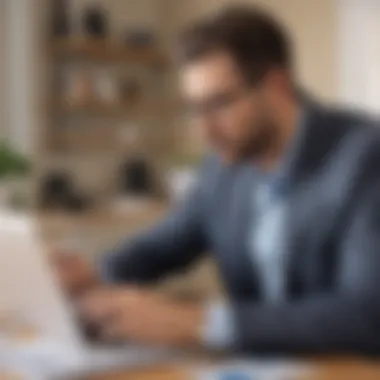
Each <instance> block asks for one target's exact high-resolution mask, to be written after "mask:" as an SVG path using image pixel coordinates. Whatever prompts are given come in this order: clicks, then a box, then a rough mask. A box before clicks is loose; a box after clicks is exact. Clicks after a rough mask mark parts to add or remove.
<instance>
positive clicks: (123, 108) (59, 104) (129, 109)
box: [52, 101, 171, 116]
mask: <svg viewBox="0 0 380 380" xmlns="http://www.w3.org/2000/svg"><path fill="white" fill-rule="evenodd" d="M52 107H53V110H54V112H55V113H66V114H67V113H82V114H89V115H94V116H125V115H131V114H132V115H136V114H140V115H141V114H150V113H156V114H157V113H158V112H159V115H160V116H161V115H162V114H163V113H165V112H169V111H170V108H171V107H170V106H169V105H167V104H166V105H165V104H160V103H159V102H149V103H147V102H140V103H136V104H133V103H130V104H127V103H109V104H107V103H101V102H95V101H89V102H82V103H70V102H64V101H55V102H54V103H53V106H52Z"/></svg>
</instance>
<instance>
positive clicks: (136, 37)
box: [124, 29, 157, 48]
mask: <svg viewBox="0 0 380 380" xmlns="http://www.w3.org/2000/svg"><path fill="white" fill-rule="evenodd" d="M124 41H125V43H126V44H127V45H128V46H130V47H134V48H150V47H154V46H156V44H157V38H156V35H155V33H154V32H152V31H150V30H147V29H134V30H128V31H127V32H125V37H124Z"/></svg>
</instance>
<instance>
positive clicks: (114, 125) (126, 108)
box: [44, 38, 173, 195]
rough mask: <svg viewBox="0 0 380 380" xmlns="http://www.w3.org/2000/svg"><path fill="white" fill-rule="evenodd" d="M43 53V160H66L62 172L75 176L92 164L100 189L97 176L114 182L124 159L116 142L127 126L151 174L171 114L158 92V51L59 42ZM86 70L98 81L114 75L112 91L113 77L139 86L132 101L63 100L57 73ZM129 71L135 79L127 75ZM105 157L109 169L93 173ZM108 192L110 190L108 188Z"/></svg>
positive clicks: (162, 61)
mask: <svg viewBox="0 0 380 380" xmlns="http://www.w3.org/2000/svg"><path fill="white" fill-rule="evenodd" d="M46 50H47V54H48V62H49V67H50V73H49V76H50V78H49V82H48V83H49V91H48V98H47V104H48V107H47V108H48V123H47V125H48V128H47V130H46V131H45V132H46V133H44V136H45V143H44V147H45V149H46V153H47V154H46V156H47V157H49V160H51V161H52V162H53V161H54V160H55V159H57V160H59V162H63V161H65V159H66V158H67V160H66V161H67V162H69V161H70V169H68V170H73V171H75V170H79V169H78V167H80V165H81V164H82V163H83V162H87V163H88V162H89V161H93V162H94V164H93V166H94V168H93V170H98V171H99V183H100V184H101V183H102V181H105V179H104V180H103V179H102V174H103V173H102V172H103V171H106V172H107V173H104V174H106V177H107V179H108V178H109V177H110V173H109V172H110V171H112V170H113V171H115V173H114V177H115V178H116V175H117V174H116V172H117V171H118V170H119V164H122V163H123V160H125V157H127V156H128V153H129V152H128V151H126V148H125V144H124V145H123V142H122V137H121V136H122V135H123V133H124V132H125V130H127V129H128V128H129V127H128V126H129V125H133V126H134V128H135V129H136V128H137V129H138V133H139V135H140V136H139V140H140V141H139V144H140V145H142V146H143V154H144V156H145V158H146V159H147V161H148V162H149V164H150V165H151V166H153V169H154V171H155V169H156V168H155V166H156V165H157V163H158V162H157V157H159V156H160V154H161V153H162V152H165V151H167V146H165V140H167V139H168V136H167V133H166V132H165V131H164V132H163V131H162V130H161V128H162V126H163V125H164V124H165V122H166V121H165V120H166V119H165V118H166V117H167V116H168V115H169V114H170V112H172V110H173V107H171V106H169V105H168V104H167V102H166V101H165V96H164V94H163V91H162V86H164V84H165V82H164V81H165V77H164V75H165V73H166V69H167V67H168V60H167V59H166V58H165V55H164V54H163V53H162V52H161V51H160V50H159V48H158V47H149V48H137V47H136V48H133V47H129V46H127V45H123V44H121V43H118V42H115V41H112V40H102V39H86V38H65V39H55V40H53V41H49V42H48V44H47V49H46ZM87 69H88V70H89V72H97V71H100V72H101V73H102V75H104V74H106V75H108V74H109V76H110V77H112V76H113V75H115V78H114V82H115V83H116V85H118V84H119V83H118V81H119V76H120V77H131V78H132V79H133V80H136V82H138V81H139V80H141V82H142V84H141V86H142V88H141V91H140V92H141V93H140V95H139V96H138V99H137V100H136V99H132V100H128V99H127V100H126V99H124V98H122V97H121V99H116V100H114V101H109V100H107V101H103V100H102V99H100V100H99V99H96V98H95V99H93V98H90V99H86V98H84V99H79V100H78V99H77V100H72V99H67V97H66V94H65V90H64V88H63V87H62V83H63V82H64V81H66V82H67V78H66V79H64V80H62V76H63V73H66V74H67V73H68V72H70V70H71V71H75V70H84V72H85V71H86V70H87ZM134 70H136V71H137V73H136V74H133V73H134ZM94 76H95V77H96V74H94ZM65 84H66V83H65ZM149 86H151V87H149ZM71 156H72V157H74V156H75V157H76V159H75V160H76V162H78V165H75V164H73V159H72V158H71ZM105 156H106V157H107V158H108V159H109V162H113V164H112V166H110V165H108V166H107V167H102V168H101V167H100V166H99V167H97V166H96V165H97V164H96V163H95V162H97V163H99V162H101V161H102V157H105ZM86 165H87V164H86ZM52 166H53V167H54V165H52ZM75 166H77V167H75ZM85 174H87V173H85ZM156 174H157V173H156ZM75 175H76V177H77V178H78V177H79V179H81V177H82V176H81V174H80V173H79V174H78V173H76V174H75ZM92 176H94V175H92ZM116 182H117V181H116V180H115V186H116ZM84 187H85V186H84ZM108 188H111V189H112V186H108ZM116 191H117V189H116V188H114V192H116ZM111 192H112V191H111ZM111 195H112V194H111Z"/></svg>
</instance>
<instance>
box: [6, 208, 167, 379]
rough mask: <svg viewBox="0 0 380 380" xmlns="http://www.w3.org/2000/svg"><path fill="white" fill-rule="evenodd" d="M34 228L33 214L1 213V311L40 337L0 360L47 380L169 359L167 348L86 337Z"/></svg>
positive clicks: (22, 344)
mask: <svg viewBox="0 0 380 380" xmlns="http://www.w3.org/2000/svg"><path fill="white" fill-rule="evenodd" d="M37 227H38V225H37V223H36V220H35V219H34V218H33V217H32V216H27V215H19V214H9V213H4V212H0V315H1V313H13V314H14V315H16V316H17V317H20V318H22V319H24V321H25V323H27V324H31V325H32V326H33V327H35V328H36V331H37V332H38V337H39V338H37V339H36V340H32V341H28V342H21V343H18V344H13V345H12V347H10V346H9V347H8V348H7V349H6V350H3V351H1V350H0V363H1V359H2V360H3V361H4V360H5V361H8V363H10V362H12V363H11V364H12V365H13V366H18V367H19V368H21V367H23V366H25V367H28V371H32V370H33V371H35V372H38V373H39V375H38V376H40V378H41V379H42V378H43V376H46V378H49V379H50V378H65V377H66V376H68V375H70V376H72V375H74V374H78V375H81V374H83V373H88V372H90V371H100V370H108V369H112V370H113V369H116V368H119V367H127V368H129V367H130V366H139V365H146V364H151V363H152V362H153V361H154V362H156V361H160V360H168V359H169V358H171V359H173V353H172V352H168V351H167V350H160V349H149V348H143V347H136V346H131V345H126V346H117V347H116V346H115V347H102V346H101V345H98V344H95V343H93V342H90V341H89V340H87V339H86V338H85V336H84V334H83V333H82V330H81V328H80V327H79V326H78V325H77V323H76V318H75V315H74V313H73V310H72V309H71V307H70V304H69V302H67V300H66V297H65V296H64V295H63V292H62V291H61V288H60V285H59V284H58V281H57V279H56V278H55V276H54V274H53V270H52V268H51V267H50V265H49V262H48V259H47V254H48V253H47V252H46V249H44V247H43V245H42V243H41V241H40V239H39V238H38V233H37ZM5 351H6V352H5Z"/></svg>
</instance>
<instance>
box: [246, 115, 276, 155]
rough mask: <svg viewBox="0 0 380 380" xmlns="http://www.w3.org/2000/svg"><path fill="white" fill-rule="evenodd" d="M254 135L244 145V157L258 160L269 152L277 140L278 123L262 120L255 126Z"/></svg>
mask: <svg viewBox="0 0 380 380" xmlns="http://www.w3.org/2000/svg"><path fill="white" fill-rule="evenodd" d="M252 129H253V130H254V131H255V132H254V135H252V137H251V138H250V139H248V141H247V142H246V143H245V145H244V146H243V147H242V158H243V159H245V160H247V159H249V160H254V161H255V160H258V159H260V158H261V157H263V156H265V155H266V154H268V153H269V152H270V151H271V150H272V149H273V147H274V146H276V142H277V137H278V136H277V128H276V125H275V124H274V123H273V122H272V121H269V120H268V119H266V120H264V119H263V120H261V121H260V123H257V124H256V126H255V127H254V128H252Z"/></svg>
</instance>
